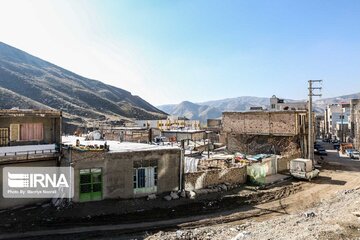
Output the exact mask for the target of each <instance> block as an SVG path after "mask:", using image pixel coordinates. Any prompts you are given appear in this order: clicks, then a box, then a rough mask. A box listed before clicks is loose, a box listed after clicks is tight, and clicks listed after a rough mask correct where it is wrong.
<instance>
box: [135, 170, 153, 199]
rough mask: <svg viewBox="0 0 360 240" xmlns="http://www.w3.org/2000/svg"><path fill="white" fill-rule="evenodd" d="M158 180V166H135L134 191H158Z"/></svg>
mask: <svg viewBox="0 0 360 240" xmlns="http://www.w3.org/2000/svg"><path fill="white" fill-rule="evenodd" d="M157 180H158V174H157V167H140V168H134V178H133V186H134V193H149V192H156V189H157V188H156V186H157Z"/></svg>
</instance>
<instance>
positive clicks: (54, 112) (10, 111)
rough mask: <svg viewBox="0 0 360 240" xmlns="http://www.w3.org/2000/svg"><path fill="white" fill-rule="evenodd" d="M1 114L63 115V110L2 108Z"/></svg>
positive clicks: (12, 115) (16, 115)
mask: <svg viewBox="0 0 360 240" xmlns="http://www.w3.org/2000/svg"><path fill="white" fill-rule="evenodd" d="M1 116H10V117H22V116H40V117H44V116H57V117H60V116H61V111H57V110H49V109H0V117H1Z"/></svg>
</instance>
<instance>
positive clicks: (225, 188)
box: [220, 184, 228, 191]
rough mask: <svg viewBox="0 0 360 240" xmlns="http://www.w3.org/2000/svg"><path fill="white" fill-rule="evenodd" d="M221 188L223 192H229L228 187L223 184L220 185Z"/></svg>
mask: <svg viewBox="0 0 360 240" xmlns="http://www.w3.org/2000/svg"><path fill="white" fill-rule="evenodd" d="M220 188H221V190H223V191H227V190H228V187H227V186H226V185H225V184H221V185H220Z"/></svg>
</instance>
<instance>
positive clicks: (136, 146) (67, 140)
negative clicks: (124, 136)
mask: <svg viewBox="0 0 360 240" xmlns="http://www.w3.org/2000/svg"><path fill="white" fill-rule="evenodd" d="M77 139H79V140H80V145H83V146H90V145H98V146H99V145H104V144H105V142H106V144H107V145H108V146H110V151H109V153H111V152H142V151H158V150H169V149H180V148H179V147H178V146H171V145H164V146H163V145H151V144H145V143H133V142H119V141H104V140H96V141H85V138H83V137H76V136H63V137H62V143H63V144H64V145H68V146H75V144H76V140H77Z"/></svg>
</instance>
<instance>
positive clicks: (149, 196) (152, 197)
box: [147, 194, 156, 200]
mask: <svg viewBox="0 0 360 240" xmlns="http://www.w3.org/2000/svg"><path fill="white" fill-rule="evenodd" d="M155 199H156V194H150V195H148V197H147V200H155Z"/></svg>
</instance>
